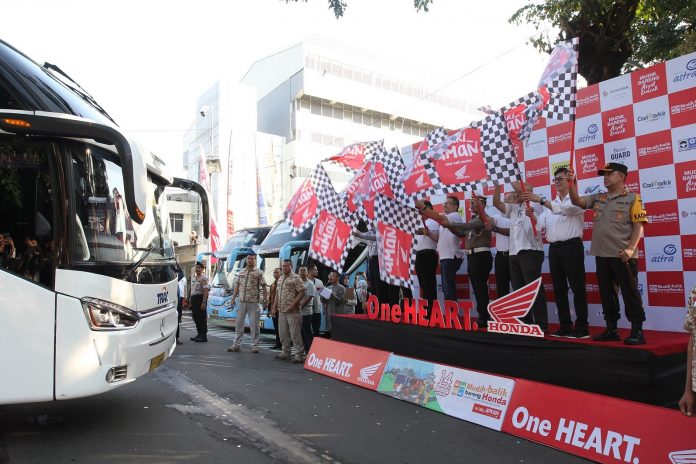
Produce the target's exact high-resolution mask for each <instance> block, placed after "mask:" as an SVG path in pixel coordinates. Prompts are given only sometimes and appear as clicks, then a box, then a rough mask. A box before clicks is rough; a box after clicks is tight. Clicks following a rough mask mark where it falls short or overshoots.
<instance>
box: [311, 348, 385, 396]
mask: <svg viewBox="0 0 696 464" xmlns="http://www.w3.org/2000/svg"><path fill="white" fill-rule="evenodd" d="M389 355H390V353H389V352H387V351H380V350H374V349H372V348H365V347H362V346H357V345H351V344H349V343H341V342H335V341H331V340H327V339H325V338H320V337H315V338H314V341H313V342H312V348H311V349H310V351H309V355H308V356H307V360H306V361H305V369H307V370H310V371H314V372H317V373H319V374H323V375H327V376H329V377H333V378H334V379H338V380H343V381H344V382H349V383H352V384H354V385H358V386H361V387H365V388H368V389H370V390H377V385H379V380H380V379H381V378H382V372H383V371H384V367H385V366H386V364H387V360H388V359H389Z"/></svg>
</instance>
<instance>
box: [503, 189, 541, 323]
mask: <svg viewBox="0 0 696 464" xmlns="http://www.w3.org/2000/svg"><path fill="white" fill-rule="evenodd" d="M524 186H525V188H526V192H523V190H522V186H521V184H520V183H519V182H513V188H514V190H515V192H514V195H512V196H511V197H506V200H507V199H508V198H510V201H512V203H507V202H503V201H502V200H501V199H500V190H501V187H500V185H496V186H495V192H494V193H493V205H494V206H495V207H496V208H498V210H499V211H500V212H501V213H502V215H503V216H505V217H507V218H510V278H511V279H512V288H513V289H514V290H518V289H520V288H522V287H524V286H525V285H527V284H529V283H531V282H533V281H534V280H536V279H538V278H539V277H541V265H542V263H543V262H544V247H543V245H542V243H541V236H540V235H539V234H538V233H537V234H535V233H534V229H533V227H532V220H531V218H532V217H533V218H534V220H535V221H537V222H538V220H537V218H538V217H539V216H540V215H541V213H542V210H543V208H542V205H540V204H532V205H531V206H530V207H527V205H526V204H525V201H529V200H531V197H530V196H531V195H532V189H533V187H532V186H531V185H529V184H525V185H524ZM542 198H543V197H542ZM543 200H544V201H542V203H544V202H545V201H546V199H543ZM523 320H524V321H525V322H526V323H532V322H533V323H535V324H538V325H539V327H540V328H541V330H544V331H546V330H548V313H547V308H546V295H545V294H544V288H543V286H542V287H541V289H540V290H539V293H538V294H537V297H536V300H534V305H532V309H531V311H529V313H528V314H527V315H526V316H525V317H524V318H523Z"/></svg>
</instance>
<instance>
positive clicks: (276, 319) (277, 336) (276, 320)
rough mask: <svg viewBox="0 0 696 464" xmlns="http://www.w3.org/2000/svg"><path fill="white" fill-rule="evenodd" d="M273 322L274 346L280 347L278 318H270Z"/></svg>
mask: <svg viewBox="0 0 696 464" xmlns="http://www.w3.org/2000/svg"><path fill="white" fill-rule="evenodd" d="M271 320H272V321H273V331H274V332H275V338H276V344H275V346H282V345H281V343H280V334H279V333H278V316H271Z"/></svg>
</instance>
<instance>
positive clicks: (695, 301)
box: [684, 287, 696, 392]
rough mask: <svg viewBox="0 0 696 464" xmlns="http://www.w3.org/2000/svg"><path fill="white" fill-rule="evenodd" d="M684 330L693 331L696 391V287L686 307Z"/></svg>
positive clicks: (695, 383)
mask: <svg viewBox="0 0 696 464" xmlns="http://www.w3.org/2000/svg"><path fill="white" fill-rule="evenodd" d="M684 330H686V331H687V332H691V341H692V349H693V351H692V352H691V390H692V391H695V392H696V287H694V288H692V289H691V294H690V295H689V305H688V307H687V308H686V322H684Z"/></svg>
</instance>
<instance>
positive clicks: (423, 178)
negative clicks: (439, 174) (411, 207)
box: [416, 174, 425, 187]
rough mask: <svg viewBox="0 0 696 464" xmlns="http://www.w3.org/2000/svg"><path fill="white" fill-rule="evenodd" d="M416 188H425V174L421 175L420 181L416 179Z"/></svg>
mask: <svg viewBox="0 0 696 464" xmlns="http://www.w3.org/2000/svg"><path fill="white" fill-rule="evenodd" d="M416 186H417V187H424V186H425V174H421V175H420V176H419V177H418V179H416Z"/></svg>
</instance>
